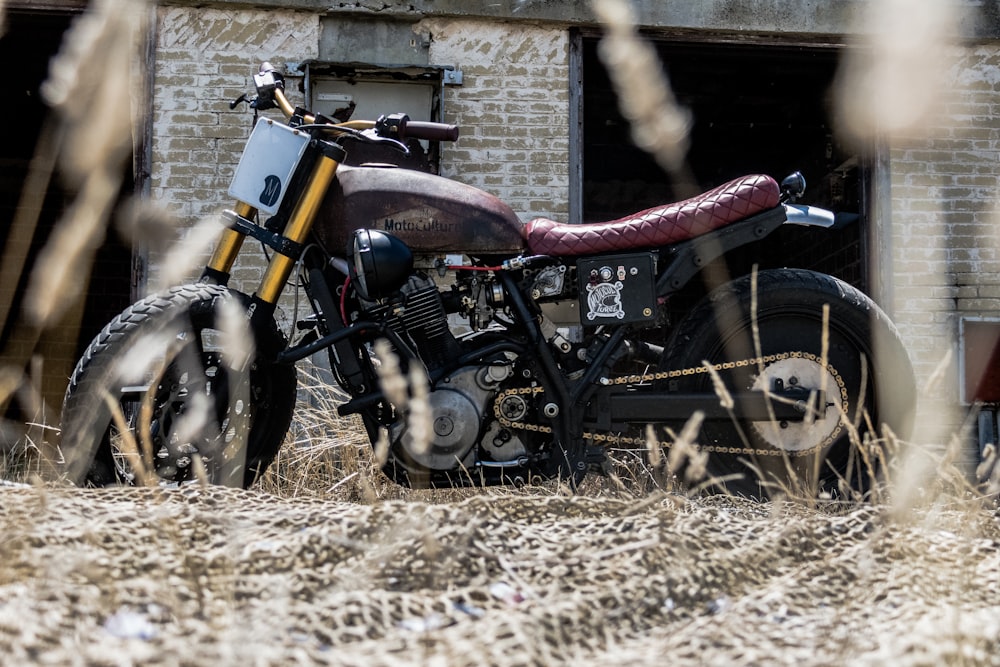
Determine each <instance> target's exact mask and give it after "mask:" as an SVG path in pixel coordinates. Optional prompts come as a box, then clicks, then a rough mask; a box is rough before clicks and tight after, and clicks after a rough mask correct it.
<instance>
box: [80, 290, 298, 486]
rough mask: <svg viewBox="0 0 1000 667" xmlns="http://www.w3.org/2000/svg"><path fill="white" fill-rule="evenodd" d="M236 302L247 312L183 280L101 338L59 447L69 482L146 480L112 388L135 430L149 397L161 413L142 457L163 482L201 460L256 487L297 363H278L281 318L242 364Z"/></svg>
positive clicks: (276, 443) (214, 478)
mask: <svg viewBox="0 0 1000 667" xmlns="http://www.w3.org/2000/svg"><path fill="white" fill-rule="evenodd" d="M234 301H235V302H236V303H237V305H238V306H239V307H240V308H243V307H245V304H246V301H247V298H246V297H245V296H244V295H242V294H239V293H237V292H231V291H229V290H228V289H226V288H225V287H221V286H217V285H209V284H193V285H183V286H180V287H175V288H173V289H171V290H170V291H168V292H166V293H164V294H160V295H155V296H151V297H149V298H147V299H144V300H142V301H140V302H138V303H136V304H134V305H132V306H131V307H129V308H128V309H126V310H125V311H124V312H123V313H122V314H121V315H119V316H118V317H116V318H115V319H114V320H113V321H112V322H111V323H109V324H108V325H107V326H106V327H105V328H104V330H103V331H101V333H100V334H98V336H97V337H96V338H95V339H94V340H93V342H91V344H90V346H89V347H88V348H87V351H86V352H85V353H84V355H83V357H82V358H81V360H80V362H79V363H78V364H77V367H76V370H75V371H74V372H73V376H72V378H71V380H70V384H69V387H68V389H67V391H66V397H65V400H64V402H63V410H62V437H61V453H62V457H63V459H64V465H63V472H64V473H65V476H66V477H67V478H68V479H69V480H70V481H72V482H73V483H75V484H87V485H90V486H109V485H116V484H137V483H139V482H140V480H139V479H138V478H137V474H136V473H137V471H136V470H135V469H133V466H131V465H130V463H129V459H128V454H129V452H130V451H131V447H127V446H125V444H127V436H128V434H125V436H126V440H123V439H122V438H123V434H122V433H121V432H119V430H118V428H117V426H116V425H115V422H114V419H113V415H112V409H111V408H110V407H109V405H108V403H107V401H106V398H105V397H106V396H107V395H108V394H110V395H111V396H112V398H113V399H114V401H115V402H116V403H117V404H118V405H119V406H120V409H121V416H122V417H123V418H124V419H125V421H126V423H127V426H128V431H129V432H130V434H131V435H133V436H136V434H137V429H138V428H139V426H140V421H141V418H140V412H141V408H142V405H143V402H144V401H145V402H146V403H147V406H148V407H151V408H152V411H151V415H150V419H149V436H150V438H149V440H150V442H151V443H152V447H151V449H152V450H153V451H151V452H146V453H145V459H146V463H147V466H146V467H149V464H151V468H152V472H154V473H155V474H156V477H157V478H159V482H160V483H167V484H171V483H184V482H189V481H192V480H194V479H195V478H196V476H197V472H198V471H197V467H196V464H195V463H194V462H195V460H196V458H200V460H201V461H202V463H203V464H204V466H205V471H206V473H207V476H208V479H209V481H211V482H212V483H215V484H226V485H229V486H243V487H247V486H249V485H250V484H251V483H253V481H254V480H255V479H256V478H257V477H258V476H260V475H261V474H262V473H263V472H264V470H265V469H266V468H267V466H268V465H270V463H271V461H272V460H273V459H274V457H275V455H276V454H277V452H278V449H279V448H280V446H281V442H282V440H283V439H284V436H285V433H286V432H287V430H288V426H289V424H290V423H291V417H292V411H293V409H294V406H295V386H296V378H295V369H294V367H292V366H290V365H279V364H276V363H274V362H273V361H271V360H272V359H273V358H274V355H275V354H276V353H277V352H278V351H279V350H280V349H282V348H283V347H284V339H283V337H282V335H281V334H280V332H279V331H278V330H277V327H276V326H275V325H274V324H273V323H271V325H270V327H269V329H268V330H267V331H266V332H263V333H260V332H258V334H257V335H256V336H255V340H254V341H253V350H252V352H251V355H252V356H250V357H249V358H247V359H246V361H245V362H244V363H241V362H239V361H234V360H233V359H232V358H231V357H232V355H231V354H229V352H231V351H232V349H233V344H232V343H231V342H227V341H229V340H230V339H227V338H226V336H227V335H228V334H226V333H224V332H223V331H222V330H221V329H222V328H223V327H224V325H223V324H222V322H223V321H224V320H223V317H224V316H223V312H224V308H225V306H226V305H227V304H231V303H233V302H234ZM237 365H239V366H240V368H237V367H236V366H237ZM135 439H136V441H138V442H139V443H140V444H138V447H137V449H138V451H139V452H143V451H144V449H143V446H142V444H141V441H142V439H141V438H140V437H136V438H135ZM123 443H124V444H123ZM243 445H245V449H244V448H243V447H242V446H243ZM195 454H196V455H197V457H195V456H194V455H195Z"/></svg>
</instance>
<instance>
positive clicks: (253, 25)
mask: <svg viewBox="0 0 1000 667" xmlns="http://www.w3.org/2000/svg"><path fill="white" fill-rule="evenodd" d="M318 42H319V17H318V15H316V14H314V13H306V12H288V11H273V10H272V11H259V12H255V11H248V10H247V11H244V10H233V9H227V10H215V9H195V8H186V7H164V8H161V9H160V10H159V14H158V27H157V53H156V77H155V82H154V86H155V87H154V99H153V120H154V125H153V146H152V148H153V171H152V179H151V180H152V187H151V196H152V199H153V200H154V201H155V202H158V203H160V204H162V205H164V206H166V207H167V208H168V209H169V210H170V211H171V213H172V214H173V215H174V216H176V218H177V220H178V221H179V224H180V225H181V234H182V235H183V234H184V231H185V229H186V228H188V227H190V226H192V225H194V224H196V223H197V222H199V221H202V220H205V219H210V218H212V217H213V216H216V215H217V214H218V212H219V211H220V210H222V209H223V208H226V207H231V206H232V202H231V201H230V199H229V197H228V196H227V195H226V190H227V189H228V187H229V181H230V179H231V178H232V174H233V170H234V169H235V168H236V164H237V162H238V160H239V157H240V154H241V151H242V150H243V145H244V143H245V141H246V138H247V137H248V136H249V135H250V129H251V127H250V124H251V119H252V116H251V114H250V113H249V112H248V110H247V108H246V106H242V107H240V108H239V109H237V110H236V111H231V110H230V109H229V102H230V101H232V100H234V99H236V98H237V97H238V96H239V95H240V94H242V93H245V92H250V91H252V90H253V81H252V79H251V76H252V74H253V73H254V71H255V70H256V67H257V66H258V65H259V64H260V63H261V62H263V61H265V60H267V61H270V62H271V63H272V64H274V65H276V66H278V67H281V66H282V64H283V63H284V62H286V61H298V60H303V59H306V58H315V57H316V49H317V45H318ZM289 94H290V97H291V98H292V100H293V102H294V101H296V96H297V94H298V93H297V90H296V86H294V85H290V86H289ZM247 248H248V249H250V246H249V244H248V246H247ZM163 250H164V249H163V248H151V249H150V262H149V264H150V280H149V284H150V287H151V288H155V287H156V286H157V285H158V284H159V283H160V282H161V281H160V278H161V275H162V269H163V265H164V261H165V260H164V254H163ZM205 252H206V253H207V252H208V251H207V250H206V251H205ZM254 254H255V255H256V256H259V253H254ZM249 255H250V253H247V256H248V257H247V259H249ZM206 259H207V254H206V255H205V258H204V259H201V260H200V264H204V262H205V260H206ZM263 267H264V264H263V260H262V259H261V260H260V261H257V262H248V261H246V260H245V259H244V260H242V261H241V262H240V264H239V266H238V268H237V269H236V270H235V271H234V278H235V279H236V281H237V282H238V283H239V284H240V285H253V284H254V283H256V282H257V281H258V280H259V278H260V276H261V275H262V270H263ZM199 271H200V266H199V260H198V259H197V258H196V259H194V261H193V263H192V266H191V273H189V274H188V275H187V278H191V277H197V274H198V272H199ZM248 289H252V288H248Z"/></svg>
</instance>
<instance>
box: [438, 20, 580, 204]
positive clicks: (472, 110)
mask: <svg viewBox="0 0 1000 667" xmlns="http://www.w3.org/2000/svg"><path fill="white" fill-rule="evenodd" d="M422 29H424V30H427V31H429V32H430V33H431V35H432V42H431V47H430V59H431V63H432V64H436V65H455V66H456V67H458V68H459V69H461V70H462V73H463V76H464V81H463V85H461V86H453V87H451V86H450V87H447V88H446V90H445V103H444V109H445V120H446V121H447V122H450V123H456V124H458V125H460V126H461V127H462V137H461V139H459V141H458V143H456V144H454V145H447V144H446V145H445V146H444V147H443V150H442V159H441V167H442V174H443V175H444V176H448V177H450V178H454V179H456V180H459V181H462V182H465V183H468V184H470V185H474V186H476V187H479V188H482V189H483V190H486V191H487V192H491V193H493V194H495V195H497V196H499V197H500V198H501V199H503V200H504V201H505V202H507V203H508V204H509V205H510V206H511V207H512V208H513V209H514V210H515V211H516V212H517V213H518V215H520V216H521V218H522V219H523V220H527V219H530V218H531V217H535V216H539V215H544V216H549V217H554V218H556V219H561V220H565V219H566V218H567V217H568V212H569V203H568V202H569V114H568V109H569V38H568V33H567V31H565V30H562V29H560V28H557V27H552V26H545V27H540V26H533V25H525V24H521V23H518V24H509V23H499V22H485V21H459V20H449V21H445V20H440V19H435V20H427V21H425V22H424V23H423V24H422Z"/></svg>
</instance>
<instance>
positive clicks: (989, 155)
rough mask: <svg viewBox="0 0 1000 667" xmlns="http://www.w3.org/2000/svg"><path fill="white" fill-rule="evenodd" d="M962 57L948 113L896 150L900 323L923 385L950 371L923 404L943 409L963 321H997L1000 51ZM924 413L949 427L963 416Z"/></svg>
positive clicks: (954, 376) (950, 400) (983, 49)
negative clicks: (976, 318)
mask: <svg viewBox="0 0 1000 667" xmlns="http://www.w3.org/2000/svg"><path fill="white" fill-rule="evenodd" d="M955 55H956V59H955V63H954V64H953V66H952V70H951V76H950V77H949V79H950V81H951V82H952V83H951V90H949V91H948V92H947V93H946V94H945V95H943V96H941V98H940V99H941V101H942V102H943V108H942V109H941V113H939V114H938V115H937V116H936V117H935V119H934V120H933V121H932V122H931V124H930V126H929V127H928V128H926V134H924V135H922V136H920V137H919V138H911V139H908V140H901V141H898V142H896V143H895V145H894V147H893V149H892V152H891V170H892V209H893V214H892V215H893V218H892V235H893V244H894V248H893V255H894V256H893V258H892V262H893V274H894V278H895V279H894V291H895V312H894V314H893V317H894V319H895V321H896V322H897V325H898V326H899V328H900V331H901V333H902V335H903V338H904V340H905V342H906V344H907V348H908V349H909V351H910V356H911V358H912V359H913V362H914V367H915V370H916V372H917V376H918V378H920V380H921V381H926V380H927V379H928V378H930V377H931V375H932V374H933V373H934V371H935V369H936V368H938V367H939V365H940V367H941V370H943V371H944V375H943V377H942V381H941V382H940V383H939V384H936V385H935V386H934V387H932V388H931V389H930V391H929V392H927V395H926V396H925V399H924V400H925V402H926V403H927V404H928V405H936V406H939V407H940V406H942V405H948V404H954V402H955V401H956V400H957V397H958V383H957V382H958V372H957V370H958V369H957V366H958V362H959V360H958V355H957V352H958V322H959V318H960V317H962V316H989V317H997V316H1000V236H998V232H997V229H998V223H1000V218H998V216H997V206H996V202H997V195H998V191H997V185H998V183H1000V102H998V100H997V91H998V90H1000V46H997V45H986V46H978V47H973V48H969V49H966V50H963V51H961V52H960V53H957V54H955ZM949 354H950V355H951V357H950V358H951V363H950V364H949V365H947V366H946V365H944V364H943V363H942V362H943V361H945V360H947V359H948V355H949ZM984 361H985V360H984ZM922 412H923V411H922ZM927 414H930V417H929V420H930V422H933V423H938V424H941V425H942V427H947V428H950V427H951V426H953V425H954V423H955V422H956V421H957V420H958V419H960V417H961V413H956V412H954V411H951V412H948V413H946V414H944V415H942V414H941V413H940V412H938V413H935V412H934V411H928V412H927ZM926 428H927V429H928V430H931V431H932V430H933V426H932V425H931V424H927V425H926Z"/></svg>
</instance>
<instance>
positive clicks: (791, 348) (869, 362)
mask: <svg viewBox="0 0 1000 667" xmlns="http://www.w3.org/2000/svg"><path fill="white" fill-rule="evenodd" d="M755 297H756V298H755ZM754 305H755V307H756V310H755V311H754V310H753V307H754ZM824 305H826V306H829V315H828V319H827V322H826V324H825V325H824ZM705 361H707V362H709V363H710V364H712V365H714V366H715V367H716V368H717V369H719V370H718V373H717V376H716V381H717V380H718V379H722V381H723V383H724V385H725V387H726V391H728V392H732V393H736V392H742V391H747V390H757V391H763V390H768V391H780V390H781V389H782V388H788V387H795V386H797V387H800V388H803V389H809V390H815V391H817V392H818V391H822V392H824V394H823V395H824V396H826V401H825V404H826V405H825V409H824V410H821V411H820V413H819V414H818V415H816V417H815V419H810V420H805V421H778V420H768V421H747V420H736V419H733V420H729V421H719V420H716V421H706V422H705V424H704V426H703V428H702V431H701V434H700V441H699V444H700V445H701V447H702V448H703V449H704V450H706V451H707V452H708V454H709V458H708V472H709V474H710V475H711V476H712V479H713V480H715V481H714V484H715V485H716V486H718V487H721V488H723V489H724V490H725V491H727V492H731V493H736V494H739V495H747V496H753V497H762V496H763V497H767V496H771V495H774V494H775V493H776V492H785V493H797V494H801V493H808V494H812V493H815V492H817V491H824V490H825V491H830V492H834V493H835V492H836V491H837V490H845V485H846V486H847V487H849V488H851V489H854V490H863V489H865V488H867V486H868V485H869V484H870V483H871V482H872V481H874V477H875V476H876V474H877V473H878V460H879V457H878V456H872V455H871V454H872V452H871V451H870V450H866V449H864V448H865V444H864V443H865V442H866V440H867V441H872V440H875V439H878V438H879V437H881V434H882V426H883V425H885V426H888V427H889V428H890V429H891V430H892V431H893V433H895V434H896V435H898V436H901V437H905V436H906V435H907V434H908V431H909V428H910V424H911V423H912V418H913V409H914V402H915V383H914V378H913V370H912V367H911V365H910V361H909V357H908V356H907V354H906V350H905V349H904V348H903V345H902V342H901V341H900V338H899V335H898V333H897V332H896V330H895V327H894V326H893V325H892V323H891V322H890V321H889V319H888V317H887V316H886V315H885V313H883V312H882V310H881V309H879V307H878V306H877V305H875V303H874V302H872V301H871V299H869V298H868V297H867V296H865V295H864V294H862V293H861V292H859V291H858V290H856V289H854V288H853V287H851V286H850V285H848V284H846V283H844V282H842V281H840V280H837V279H836V278H833V277H831V276H827V275H824V274H820V273H815V272H812V271H805V270H797V269H781V270H769V271H762V272H760V273H759V274H757V276H756V294H755V293H754V284H753V277H752V276H745V277H743V278H740V279H738V280H735V281H733V282H731V283H729V284H727V285H724V286H722V287H720V288H718V289H717V290H715V291H713V292H712V293H711V294H709V295H708V296H707V297H705V298H704V299H703V300H702V301H701V302H700V303H699V304H698V305H697V306H695V308H694V309H693V310H692V311H691V312H690V313H689V314H688V315H687V316H686V317H685V319H684V320H683V321H682V322H681V323H680V324H679V325H678V327H677V329H676V330H675V332H674V334H673V335H672V336H671V338H670V340H669V342H668V344H667V347H666V350H665V353H664V369H667V370H669V369H689V368H699V367H703V362H705ZM733 362H735V363H733ZM670 389H671V390H677V391H682V392H686V391H691V392H709V393H711V392H713V391H717V390H716V388H715V387H714V385H713V378H712V374H710V373H707V372H699V373H695V374H691V375H682V376H680V377H679V378H678V379H676V380H673V381H671V382H670ZM722 393H724V392H722Z"/></svg>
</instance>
